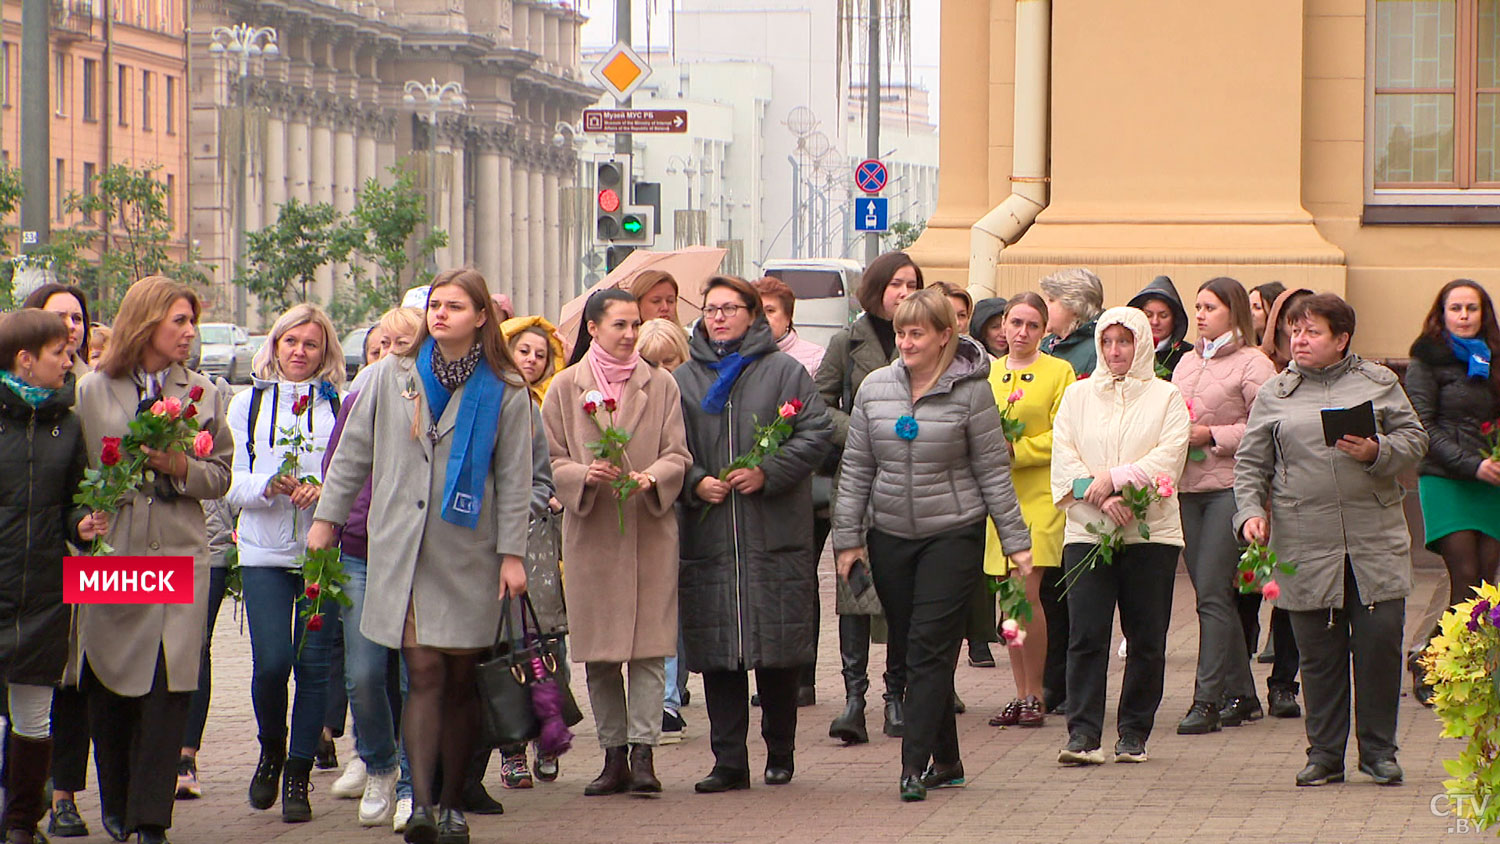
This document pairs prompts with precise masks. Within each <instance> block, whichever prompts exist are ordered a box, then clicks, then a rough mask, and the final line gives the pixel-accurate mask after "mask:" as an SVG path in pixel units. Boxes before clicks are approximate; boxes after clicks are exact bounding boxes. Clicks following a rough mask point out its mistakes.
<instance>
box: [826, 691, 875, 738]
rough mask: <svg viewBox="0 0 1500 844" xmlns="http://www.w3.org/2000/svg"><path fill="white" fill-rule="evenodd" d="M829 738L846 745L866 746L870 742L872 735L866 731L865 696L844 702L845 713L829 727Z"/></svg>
mask: <svg viewBox="0 0 1500 844" xmlns="http://www.w3.org/2000/svg"><path fill="white" fill-rule="evenodd" d="M828 736H829V737H830V738H836V739H838V740H839V741H842V742H844V743H845V744H865V743H866V742H868V741H869V740H870V734H869V733H868V732H867V731H866V730H865V698H864V695H860V696H858V697H850V698H848V699H847V700H845V701H844V711H843V713H842V714H841V715H839V717H837V718H835V719H833V723H832V724H831V725H829V727H828Z"/></svg>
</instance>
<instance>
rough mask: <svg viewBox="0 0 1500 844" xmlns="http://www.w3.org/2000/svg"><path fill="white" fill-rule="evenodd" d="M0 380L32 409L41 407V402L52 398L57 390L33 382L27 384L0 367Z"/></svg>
mask: <svg viewBox="0 0 1500 844" xmlns="http://www.w3.org/2000/svg"><path fill="white" fill-rule="evenodd" d="M0 382H4V384H5V386H7V387H9V388H10V390H11V392H13V393H15V394H16V395H17V396H20V398H21V401H24V402H26V404H27V405H29V406H30V407H31V409H32V410H35V409H37V408H38V407H41V406H42V402H44V401H46V400H47V399H50V398H52V396H53V395H54V394H55V393H56V392H57V391H56V390H53V389H51V388H48V387H38V386H36V385H34V384H28V383H26V382H25V381H22V380H21V379H20V378H18V377H16V376H15V375H13V374H11V373H10V372H8V371H6V370H3V369H0Z"/></svg>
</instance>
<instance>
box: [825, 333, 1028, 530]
mask: <svg viewBox="0 0 1500 844" xmlns="http://www.w3.org/2000/svg"><path fill="white" fill-rule="evenodd" d="M955 341H956V342H957V343H958V344H959V346H958V351H957V353H956V354H955V356H954V358H953V363H951V364H949V366H948V370H947V371H946V372H944V373H943V374H942V376H941V377H939V378H938V380H937V383H936V384H934V385H933V386H932V388H931V389H929V390H928V391H927V392H926V393H924V394H923V395H922V397H921V398H919V399H917V401H916V402H913V401H912V399H911V376H910V372H909V371H908V370H907V368H906V364H905V363H904V362H902V361H899V360H898V361H897V362H895V363H893V364H891V365H890V366H888V367H885V368H884V369H879V370H876V371H875V372H873V373H871V374H870V377H869V378H866V379H865V383H864V386H863V387H861V388H860V390H859V395H858V397H856V398H855V400H854V414H853V416H852V417H851V418H850V420H849V441H848V444H847V445H846V446H845V448H844V462H843V469H842V475H841V478H840V480H839V495H838V501H837V504H836V505H835V507H834V512H833V547H834V548H835V549H837V550H840V551H842V550H844V549H846V548H860V547H863V546H864V545H865V532H866V530H868V529H870V528H875V529H878V530H879V531H881V532H882V533H888V534H890V535H892V536H898V537H901V538H902V539H920V538H923V537H929V536H935V535H937V534H940V533H943V532H944V531H949V530H953V529H955V528H960V527H963V526H965V525H970V524H973V523H974V522H976V521H979V520H981V519H983V518H984V517H985V516H989V517H990V518H992V519H994V521H995V528H996V530H997V532H998V533H999V535H1000V544H1001V546H1002V548H1003V550H1004V551H1005V554H1006V555H1007V556H1009V555H1012V554H1015V553H1017V552H1019V551H1024V550H1028V549H1030V548H1031V531H1030V530H1028V529H1027V527H1026V522H1025V520H1024V519H1023V518H1022V517H1021V508H1020V505H1019V504H1018V503H1017V501H1016V490H1015V487H1014V486H1012V485H1011V480H1010V452H1009V450H1008V449H1007V448H1006V447H1005V435H1004V433H1002V429H1001V426H1000V409H999V408H998V407H997V406H996V405H995V393H994V391H993V390H992V389H991V388H990V382H989V376H990V359H989V355H988V353H986V352H985V350H984V347H983V346H981V345H979V342H978V341H977V340H974V339H973V338H970V337H958V338H955ZM905 417H911V418H912V419H913V420H915V423H916V426H917V430H916V436H915V437H914V438H912V439H906V438H904V437H902V436H900V435H899V434H898V433H897V428H898V426H899V425H900V424H903V423H902V422H901V420H903V418H905Z"/></svg>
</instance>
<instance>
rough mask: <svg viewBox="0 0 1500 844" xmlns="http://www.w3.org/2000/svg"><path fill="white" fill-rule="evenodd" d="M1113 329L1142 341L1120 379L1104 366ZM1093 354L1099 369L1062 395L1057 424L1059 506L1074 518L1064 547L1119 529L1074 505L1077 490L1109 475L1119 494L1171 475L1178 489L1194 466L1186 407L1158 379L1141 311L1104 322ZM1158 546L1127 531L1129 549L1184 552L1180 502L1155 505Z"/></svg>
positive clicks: (1118, 312)
mask: <svg viewBox="0 0 1500 844" xmlns="http://www.w3.org/2000/svg"><path fill="white" fill-rule="evenodd" d="M1112 325H1123V326H1125V327H1126V328H1128V329H1129V330H1130V332H1131V333H1132V334H1134V335H1135V358H1134V359H1133V360H1132V361H1131V363H1130V371H1129V372H1127V373H1125V374H1124V375H1119V376H1116V375H1113V374H1111V373H1110V371H1109V368H1108V367H1107V366H1105V364H1104V353H1103V351H1102V349H1101V348H1100V344H1099V341H1098V337H1099V336H1100V335H1102V334H1103V333H1104V330H1105V329H1107V328H1109V327H1110V326H1112ZM1094 333H1095V341H1094V351H1095V354H1097V355H1098V357H1099V367H1098V369H1096V370H1095V371H1094V375H1093V377H1091V378H1087V379H1084V380H1081V381H1077V382H1075V383H1074V384H1073V385H1072V386H1070V387H1068V390H1067V392H1065V393H1063V398H1062V405H1061V406H1060V407H1058V409H1057V418H1056V419H1055V420H1053V422H1052V501H1053V503H1055V504H1056V505H1057V506H1059V507H1063V508H1065V509H1066V510H1067V511H1068V524H1067V527H1066V528H1065V529H1064V531H1063V542H1064V543H1072V542H1081V543H1086V544H1090V545H1093V544H1097V543H1098V542H1099V537H1098V536H1096V535H1094V534H1092V533H1090V532H1089V530H1088V525H1090V524H1096V523H1101V522H1102V523H1104V524H1106V525H1109V526H1110V527H1111V528H1113V527H1114V522H1113V521H1111V520H1110V518H1109V517H1108V516H1106V515H1104V511H1102V510H1100V509H1099V508H1097V507H1095V506H1094V505H1092V504H1090V503H1088V502H1087V501H1083V500H1082V499H1075V498H1074V497H1073V482H1074V481H1076V480H1078V479H1080V478H1095V477H1099V476H1101V475H1104V474H1105V473H1108V474H1109V475H1110V476H1111V477H1112V478H1113V479H1114V482H1115V488H1116V489H1119V488H1120V487H1122V486H1123V485H1124V484H1126V483H1134V484H1137V485H1139V484H1142V483H1149V482H1150V481H1151V480H1152V479H1154V478H1155V477H1156V476H1157V475H1160V474H1166V475H1167V477H1169V478H1171V479H1172V483H1173V484H1174V485H1176V483H1177V480H1178V478H1179V477H1181V475H1182V466H1183V463H1184V461H1186V460H1187V451H1188V434H1189V432H1190V429H1191V423H1189V422H1188V413H1187V403H1186V402H1184V401H1183V400H1182V394H1181V393H1180V392H1178V391H1177V388H1176V387H1174V386H1172V384H1171V383H1170V382H1167V381H1163V380H1162V379H1160V378H1157V377H1156V357H1155V355H1154V351H1155V350H1154V349H1153V348H1152V345H1151V325H1150V324H1149V323H1148V322H1146V315H1145V314H1143V313H1141V312H1140V311H1138V310H1136V309H1135V308H1110V309H1109V310H1107V311H1105V312H1104V315H1103V316H1101V317H1099V322H1098V324H1097V328H1096V330H1095V332H1094ZM1146 526H1147V527H1148V528H1150V530H1151V538H1150V539H1149V540H1147V539H1143V538H1141V536H1140V533H1139V531H1137V530H1134V529H1127V530H1124V531H1121V533H1122V535H1123V537H1124V540H1125V544H1127V545H1131V544H1136V543H1141V542H1152V543H1155V544H1158V545H1176V546H1178V547H1181V546H1182V544H1183V542H1182V517H1181V511H1180V510H1179V508H1178V506H1177V496H1175V495H1173V496H1169V497H1167V498H1166V499H1163V500H1162V501H1159V502H1157V503H1155V504H1152V505H1151V507H1150V509H1149V510H1147V512H1146Z"/></svg>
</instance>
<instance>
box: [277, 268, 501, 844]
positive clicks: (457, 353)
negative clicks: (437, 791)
mask: <svg viewBox="0 0 1500 844" xmlns="http://www.w3.org/2000/svg"><path fill="white" fill-rule="evenodd" d="M366 478H369V479H371V482H372V487H371V488H372V490H373V493H372V495H371V498H370V515H369V519H368V526H369V536H370V541H369V546H370V549H371V551H370V559H369V561H368V562H369V570H368V574H367V580H366V591H365V605H364V614H363V616H362V617H361V618H360V624H359V628H360V632H361V633H363V634H365V637H366V638H368V639H369V640H371V641H372V642H375V643H376V644H379V645H384V646H386V647H388V648H397V647H399V648H401V652H402V655H403V656H404V657H405V659H406V668H407V676H408V678H409V680H410V682H409V687H408V692H407V698H406V707H405V709H404V710H403V711H402V721H401V732H402V738H403V740H404V742H405V748H406V753H407V758H408V760H409V761H410V762H411V773H412V799H413V804H414V808H413V810H412V815H411V819H410V820H408V821H407V824H406V832H405V836H406V840H407V841H408V842H412V844H433V842H435V841H437V840H439V838H441V839H442V840H443V841H444V842H451V844H466V842H468V840H469V826H468V822H467V820H466V819H465V818H464V814H463V809H462V795H463V789H464V781H465V778H466V773H467V768H468V765H469V760H470V757H471V756H472V754H473V748H474V744H475V742H476V741H477V740H478V738H479V699H478V697H477V695H476V693H475V679H474V676H475V675H474V672H475V665H476V664H477V662H478V654H479V651H480V650H481V649H483V648H485V647H487V646H489V645H491V644H492V643H493V642H494V641H495V632H496V630H498V629H499V624H500V615H501V612H500V611H501V598H502V597H503V596H505V595H507V594H509V595H517V596H518V595H521V594H523V593H524V592H525V591H526V567H525V562H524V558H525V556H526V534H527V525H528V522H529V515H530V506H531V394H530V393H529V392H527V390H526V386H525V384H524V382H523V381H522V380H521V378H520V377H519V375H518V374H517V368H516V365H515V361H514V359H513V358H512V357H511V354H510V349H509V347H507V346H506V344H505V338H504V337H502V336H501V334H500V317H499V314H498V313H497V311H496V308H495V303H494V301H493V300H491V299H490V291H489V287H488V285H487V284H486V283H485V280H484V277H483V276H481V275H480V274H479V273H478V272H477V271H475V270H472V269H460V270H446V271H444V272H442V273H439V274H438V276H437V278H435V279H433V282H432V287H431V288H430V289H429V291H428V298H427V319H426V323H425V325H424V331H423V333H422V334H421V335H419V336H418V338H417V342H416V343H414V344H413V345H412V348H411V351H409V352H408V353H407V354H405V355H399V356H391V357H388V358H386V359H384V360H382V361H380V362H379V363H377V364H376V365H375V369H374V370H373V371H372V372H371V373H370V376H369V381H367V382H366V383H365V384H364V389H363V390H361V391H360V398H359V401H357V402H355V403H354V406H353V408H352V409H351V410H350V413H349V417H348V420H347V422H346V424H345V427H344V428H343V430H342V431H341V433H340V441H339V447H338V450H337V451H336V452H335V453H334V456H333V461H332V463H330V464H329V466H328V472H327V473H326V474H325V475H324V480H323V494H322V497H321V498H320V500H319V502H318V509H317V513H316V516H315V521H314V522H313V526H312V529H311V530H310V531H309V532H308V537H307V547H308V548H310V549H311V548H331V547H333V546H334V545H335V531H334V525H335V524H342V523H343V522H344V521H345V520H346V519H347V518H348V516H349V511H350V509H351V508H352V507H353V505H354V501H355V499H356V498H357V497H358V496H359V493H360V490H361V489H362V488H363V487H364V485H365V479H366ZM440 757H441V761H442V765H443V790H442V794H441V803H439V802H438V801H437V800H435V799H434V797H435V795H434V794H433V784H434V781H435V777H436V773H437V766H438V762H439V758H440ZM439 806H441V809H439Z"/></svg>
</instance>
